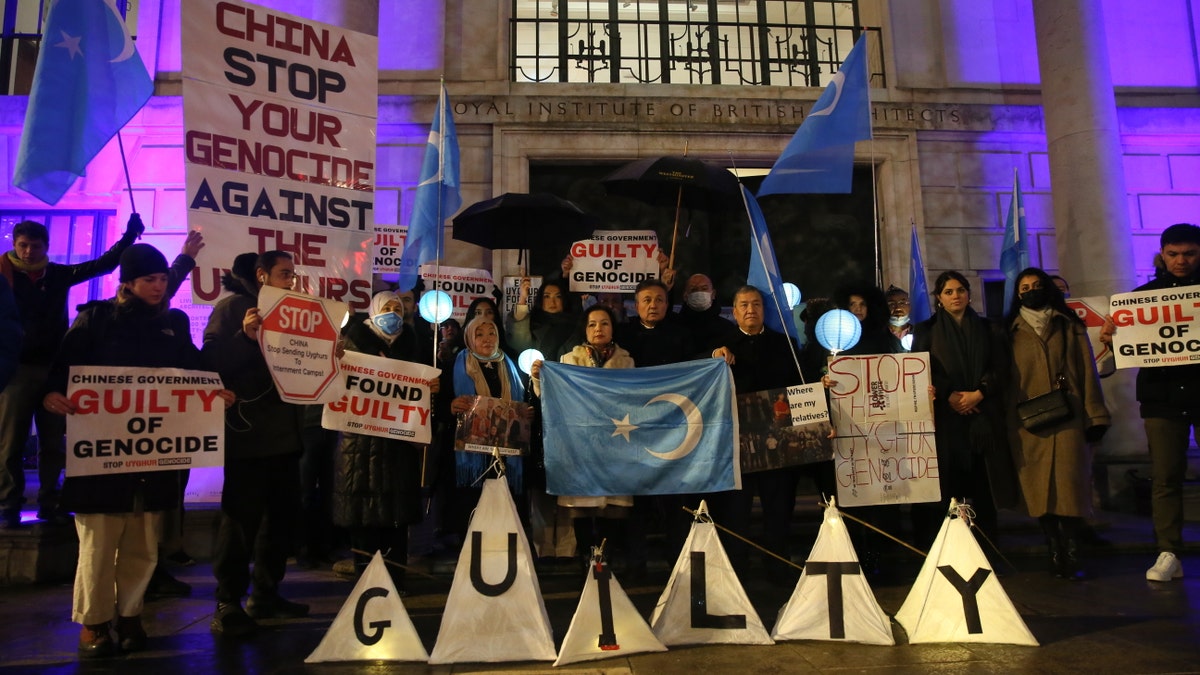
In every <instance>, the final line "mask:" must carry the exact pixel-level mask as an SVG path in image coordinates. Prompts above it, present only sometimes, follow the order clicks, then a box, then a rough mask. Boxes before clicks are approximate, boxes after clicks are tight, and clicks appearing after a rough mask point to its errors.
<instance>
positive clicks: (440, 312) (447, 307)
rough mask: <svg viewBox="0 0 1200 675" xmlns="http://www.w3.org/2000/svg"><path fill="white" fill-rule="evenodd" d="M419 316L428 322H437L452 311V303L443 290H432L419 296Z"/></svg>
mask: <svg viewBox="0 0 1200 675" xmlns="http://www.w3.org/2000/svg"><path fill="white" fill-rule="evenodd" d="M418 307H419V308H420V310H421V318H422V319H425V320H426V321H428V322H429V323H432V324H435V325H436V324H439V323H441V322H443V321H445V320H446V319H449V318H450V315H451V314H452V313H454V303H453V302H451V300H450V296H449V295H447V294H446V293H445V292H444V291H432V292H430V293H426V294H424V295H422V296H421V304H420V305H419V306H418Z"/></svg>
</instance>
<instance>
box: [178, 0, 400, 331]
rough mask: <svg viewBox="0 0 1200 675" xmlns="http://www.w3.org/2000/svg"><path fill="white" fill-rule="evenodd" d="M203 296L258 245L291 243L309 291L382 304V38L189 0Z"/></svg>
mask: <svg viewBox="0 0 1200 675" xmlns="http://www.w3.org/2000/svg"><path fill="white" fill-rule="evenodd" d="M181 8H182V28H183V32H182V48H183V68H182V70H183V113H184V159H185V167H186V183H187V192H186V200H187V208H188V227H189V228H191V229H194V230H200V231H201V232H203V233H204V243H205V247H204V250H203V251H201V252H200V254H199V255H198V256H197V259H196V269H195V270H194V271H193V272H192V296H193V298H194V299H195V301H196V302H200V303H205V304H212V303H214V302H216V300H217V298H218V297H219V296H221V295H222V294H223V290H222V288H221V282H220V279H221V275H222V273H223V272H225V271H227V270H228V269H229V267H230V266H231V265H232V264H233V260H234V258H235V257H236V256H237V255H239V254H241V253H245V252H254V253H262V252H264V251H270V250H283V251H287V252H288V253H291V254H292V258H293V259H294V261H295V263H296V273H297V278H298V285H297V290H301V291H304V292H307V293H311V294H313V295H317V296H320V297H325V298H331V299H335V300H341V301H343V302H346V303H348V304H349V305H350V306H351V307H353V308H355V309H356V310H365V309H366V308H367V307H368V306H369V304H370V301H371V262H372V260H371V243H372V238H373V233H374V202H375V199H374V191H375V141H376V138H375V119H376V116H377V108H378V96H377V91H378V80H379V78H378V38H376V37H374V36H371V35H366V34H364V33H356V32H354V31H350V30H346V29H344V28H340V27H338V26H334V25H330V24H325V23H320V22H317V21H310V20H308V19H302V18H300V17H297V16H293V15H291V14H286V13H283V12H280V11H277V10H274V9H269V8H266V7H260V6H258V5H252V4H249V3H246V2H239V1H238V0H224V1H222V2H212V1H208V2H199V1H197V2H191V1H189V2H184V3H181Z"/></svg>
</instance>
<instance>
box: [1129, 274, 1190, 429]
mask: <svg viewBox="0 0 1200 675" xmlns="http://www.w3.org/2000/svg"><path fill="white" fill-rule="evenodd" d="M1197 285H1200V273H1198V274H1194V275H1192V276H1191V277H1188V278H1185V279H1180V278H1179V277H1176V276H1174V275H1172V274H1169V273H1164V274H1160V275H1159V276H1158V277H1157V278H1155V279H1154V280H1153V281H1150V282H1149V283H1147V284H1143V285H1141V286H1138V287H1137V288H1135V289H1133V290H1134V291H1155V290H1162V289H1166V288H1178V287H1181V286H1197ZM1137 400H1138V402H1139V403H1141V404H1142V410H1141V413H1142V419H1147V418H1162V419H1173V420H1182V421H1187V422H1191V423H1196V422H1200V363H1187V364H1180V365H1177V366H1162V367H1159V368H1138V374H1137Z"/></svg>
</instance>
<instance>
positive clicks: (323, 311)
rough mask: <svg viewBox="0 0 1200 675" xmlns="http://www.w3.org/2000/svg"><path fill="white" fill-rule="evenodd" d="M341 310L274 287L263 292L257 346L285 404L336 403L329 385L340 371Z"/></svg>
mask: <svg viewBox="0 0 1200 675" xmlns="http://www.w3.org/2000/svg"><path fill="white" fill-rule="evenodd" d="M337 305H338V303H334V302H333V301H330V300H322V299H321V298H315V297H312V296H308V295H301V294H298V293H290V292H286V291H281V290H278V289H275V288H270V287H266V288H263V289H262V291H261V292H260V294H259V313H260V314H261V316H262V327H261V328H260V329H259V331H258V341H259V344H260V345H261V346H262V350H263V355H264V356H265V357H266V359H267V366H268V367H269V368H270V370H271V377H272V378H273V379H274V380H275V388H276V389H277V390H278V391H279V396H280V398H282V399H283V400H285V401H287V402H289V403H318V402H325V399H327V398H336V394H337V393H338V392H337V391H335V390H334V389H331V388H330V385H331V384H333V383H334V382H336V381H337V380H338V375H339V373H340V370H341V369H340V367H339V363H338V359H337V355H336V352H337V340H338V325H339V324H340V323H341V320H342V317H343V316H344V314H345V310H344V308H343V309H341V311H339V310H338V307H337ZM335 321H336V323H335ZM335 389H336V388H335ZM326 393H329V394H331V396H325V394H326Z"/></svg>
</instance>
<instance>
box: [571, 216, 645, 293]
mask: <svg viewBox="0 0 1200 675" xmlns="http://www.w3.org/2000/svg"><path fill="white" fill-rule="evenodd" d="M657 278H658V234H656V233H655V232H654V230H611V231H600V232H595V233H594V234H592V238H591V239H585V240H583V241H577V242H575V243H574V244H571V272H570V278H569V282H570V285H571V290H572V291H574V292H576V293H632V292H633V290H634V289H635V288H637V285H638V283H639V282H641V281H645V280H646V279H657Z"/></svg>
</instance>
